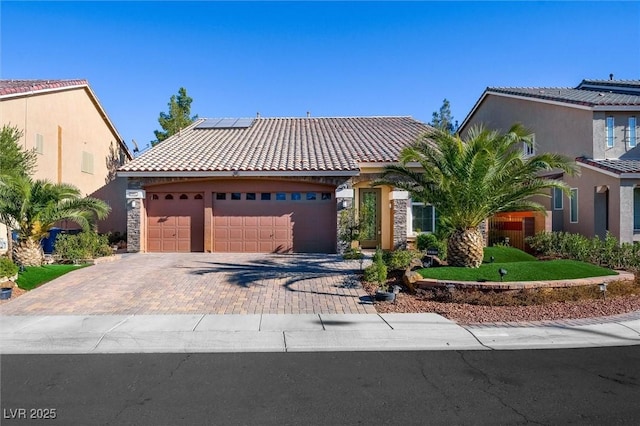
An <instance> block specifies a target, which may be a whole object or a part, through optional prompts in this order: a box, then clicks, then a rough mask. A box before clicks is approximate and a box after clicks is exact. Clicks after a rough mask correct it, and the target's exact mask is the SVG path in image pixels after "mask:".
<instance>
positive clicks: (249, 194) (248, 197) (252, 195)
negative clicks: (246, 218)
mask: <svg viewBox="0 0 640 426" xmlns="http://www.w3.org/2000/svg"><path fill="white" fill-rule="evenodd" d="M245 199H246V200H250V201H255V199H256V193H255V192H247V195H246V197H245Z"/></svg>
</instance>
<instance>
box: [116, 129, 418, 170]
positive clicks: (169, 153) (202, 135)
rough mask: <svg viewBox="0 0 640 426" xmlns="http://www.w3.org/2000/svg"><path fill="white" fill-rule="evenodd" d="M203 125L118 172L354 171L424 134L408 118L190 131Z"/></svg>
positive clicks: (390, 158) (391, 156)
mask: <svg viewBox="0 0 640 426" xmlns="http://www.w3.org/2000/svg"><path fill="white" fill-rule="evenodd" d="M204 120H205V119H200V120H198V121H196V122H195V123H193V124H192V125H191V126H189V127H188V128H186V129H183V130H182V131H181V132H180V134H177V135H174V136H172V137H171V138H169V139H167V140H165V141H163V142H162V143H160V144H158V145H157V146H155V147H154V148H152V149H150V150H149V151H147V152H145V153H143V154H142V155H140V156H139V157H138V158H136V159H135V160H134V161H132V162H130V163H128V164H126V165H125V166H124V167H122V168H121V169H120V171H123V172H196V171H199V172H222V171H261V172H271V171H291V172H307V171H308V172H317V171H336V172H337V171H357V170H359V168H358V163H363V162H364V163H376V162H395V161H398V155H399V153H400V151H401V150H402V148H404V147H405V146H407V145H409V144H411V143H412V142H414V141H415V140H416V138H417V137H418V136H419V135H421V134H422V133H424V132H425V131H428V130H429V129H430V127H429V126H427V125H426V124H424V123H421V122H418V121H416V120H414V119H413V118H411V117H324V118H313V117H312V118H256V119H255V120H254V121H253V124H252V125H251V126H250V127H248V128H235V129H202V128H201V129H198V128H196V127H197V125H198V124H200V123H202V122H203V121H204Z"/></svg>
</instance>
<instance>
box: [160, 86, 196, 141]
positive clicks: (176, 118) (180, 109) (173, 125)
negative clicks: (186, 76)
mask: <svg viewBox="0 0 640 426" xmlns="http://www.w3.org/2000/svg"><path fill="white" fill-rule="evenodd" d="M191 102H193V99H192V98H191V97H189V96H187V89H185V88H184V87H181V88H180V89H179V90H178V94H177V95H172V96H171V99H169V103H168V104H167V105H168V106H169V112H168V113H165V112H161V113H160V117H159V118H158V123H160V126H161V127H162V129H163V130H154V131H153V133H154V134H155V135H156V140H154V141H151V145H152V146H155V145H157V144H158V143H160V142H162V141H164V140H165V139H167V138H168V137H170V136H173V135H175V134H176V133H178V132H179V131H180V130H181V129H184V128H185V127H187V126H188V125H189V124H191V123H193V122H194V121H195V120H196V119H197V118H198V116H197V115H194V116H193V117H191V116H190V115H191Z"/></svg>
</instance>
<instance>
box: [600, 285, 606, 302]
mask: <svg viewBox="0 0 640 426" xmlns="http://www.w3.org/2000/svg"><path fill="white" fill-rule="evenodd" d="M598 288H599V289H600V291H601V292H602V297H603V299H604V300H607V283H602V284H598Z"/></svg>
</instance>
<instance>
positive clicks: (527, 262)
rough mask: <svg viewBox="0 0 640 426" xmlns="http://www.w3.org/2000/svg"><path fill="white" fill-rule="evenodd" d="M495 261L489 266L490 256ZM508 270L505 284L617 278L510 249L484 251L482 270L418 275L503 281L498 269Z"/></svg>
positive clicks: (572, 262)
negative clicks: (541, 259) (605, 277)
mask: <svg viewBox="0 0 640 426" xmlns="http://www.w3.org/2000/svg"><path fill="white" fill-rule="evenodd" d="M491 256H493V257H494V258H495V260H494V262H493V263H490V260H489V259H490V257H491ZM500 268H503V269H505V270H506V271H507V274H506V275H505V277H504V280H505V281H545V280H563V279H576V278H588V277H602V276H606V275H615V274H616V273H615V272H614V271H612V270H610V269H607V268H602V267H600V266H595V265H591V264H589V263H584V262H578V261H576V260H565V259H559V260H548V261H540V260H535V257H533V256H530V255H529V254H527V253H525V252H523V251H520V250H517V249H514V248H511V247H487V248H485V256H484V262H483V263H482V265H481V266H480V267H479V268H476V269H474V268H455V267H449V266H444V267H438V268H425V269H421V270H419V271H418V272H419V273H420V275H422V276H423V277H425V278H433V279H438V280H452V281H475V282H482V281H500V274H499V273H498V269H500Z"/></svg>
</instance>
